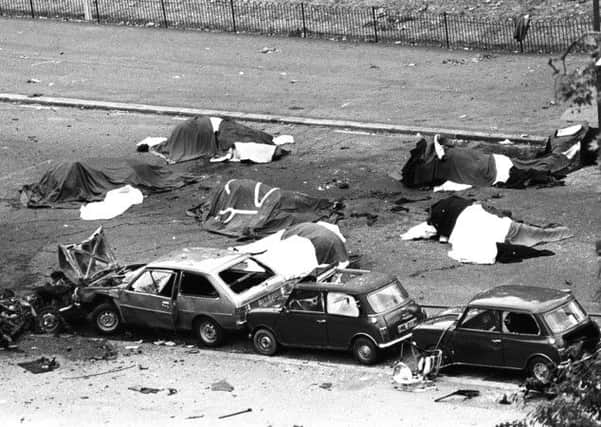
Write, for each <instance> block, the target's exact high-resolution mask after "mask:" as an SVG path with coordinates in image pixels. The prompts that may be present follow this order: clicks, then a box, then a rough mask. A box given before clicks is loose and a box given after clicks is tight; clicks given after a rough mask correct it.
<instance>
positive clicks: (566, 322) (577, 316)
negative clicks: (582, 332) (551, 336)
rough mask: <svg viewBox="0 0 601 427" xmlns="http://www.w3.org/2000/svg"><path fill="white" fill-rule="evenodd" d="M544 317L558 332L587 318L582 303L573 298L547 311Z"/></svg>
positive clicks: (556, 332)
mask: <svg viewBox="0 0 601 427" xmlns="http://www.w3.org/2000/svg"><path fill="white" fill-rule="evenodd" d="M543 317H544V318H545V321H546V322H547V325H549V328H550V329H551V331H552V332H553V333H555V334H558V333H561V332H564V331H567V330H568V329H570V328H572V327H573V326H576V325H577V324H579V323H580V322H582V321H583V320H584V319H586V313H585V312H584V309H583V308H582V307H581V306H580V304H578V302H577V301H576V300H573V301H570V302H568V303H567V304H564V305H562V306H561V307H557V308H556V309H554V310H551V311H549V312H548V313H545V314H544V315H543Z"/></svg>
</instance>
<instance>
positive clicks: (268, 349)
mask: <svg viewBox="0 0 601 427" xmlns="http://www.w3.org/2000/svg"><path fill="white" fill-rule="evenodd" d="M253 346H254V347H255V350H256V351H257V353H259V354H262V355H264V356H273V355H274V354H275V353H276V351H278V341H277V340H276V338H275V335H273V333H272V332H271V331H270V330H269V329H265V328H261V329H258V330H257V331H256V332H255V333H254V334H253Z"/></svg>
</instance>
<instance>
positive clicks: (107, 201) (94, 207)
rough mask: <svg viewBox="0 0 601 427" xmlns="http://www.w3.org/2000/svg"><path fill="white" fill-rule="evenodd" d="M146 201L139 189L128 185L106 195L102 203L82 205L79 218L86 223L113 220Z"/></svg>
mask: <svg viewBox="0 0 601 427" xmlns="http://www.w3.org/2000/svg"><path fill="white" fill-rule="evenodd" d="M143 200H144V195H143V194H142V192H141V191H140V190H138V189H137V188H134V187H132V186H131V185H126V186H124V187H121V188H116V189H114V190H111V191H109V192H108V193H106V196H105V197H104V200H103V201H101V202H92V203H88V204H85V205H81V207H80V208H79V216H80V218H81V219H83V220H86V221H93V220H98V219H111V218H114V217H116V216H119V215H121V214H122V213H123V212H125V211H126V210H128V209H129V208H130V207H131V206H132V205H139V204H140V203H142V201H143Z"/></svg>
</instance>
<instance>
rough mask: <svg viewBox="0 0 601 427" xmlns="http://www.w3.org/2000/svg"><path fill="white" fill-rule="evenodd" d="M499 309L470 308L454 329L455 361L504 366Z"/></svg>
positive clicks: (453, 346) (453, 347)
mask: <svg viewBox="0 0 601 427" xmlns="http://www.w3.org/2000/svg"><path fill="white" fill-rule="evenodd" d="M500 323H501V322H500V314H499V311H498V310H491V309H487V308H479V307H468V308H467V309H466V311H465V312H464V314H463V316H462V317H461V318H460V320H459V323H458V324H457V327H456V328H455V330H454V331H453V337H452V349H453V361H454V362H458V363H459V362H460V363H467V364H473V365H485V366H503V339H502V335H501V333H500V331H501V328H500V326H501V325H500Z"/></svg>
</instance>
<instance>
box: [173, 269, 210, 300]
mask: <svg viewBox="0 0 601 427" xmlns="http://www.w3.org/2000/svg"><path fill="white" fill-rule="evenodd" d="M179 286H180V287H179V292H180V294H182V295H189V296H195V297H203V298H219V293H217V290H216V289H215V287H214V286H213V284H212V283H211V281H210V280H209V279H208V278H207V277H205V276H203V275H202V274H194V273H188V272H183V273H182V278H181V282H180V285H179Z"/></svg>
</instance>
